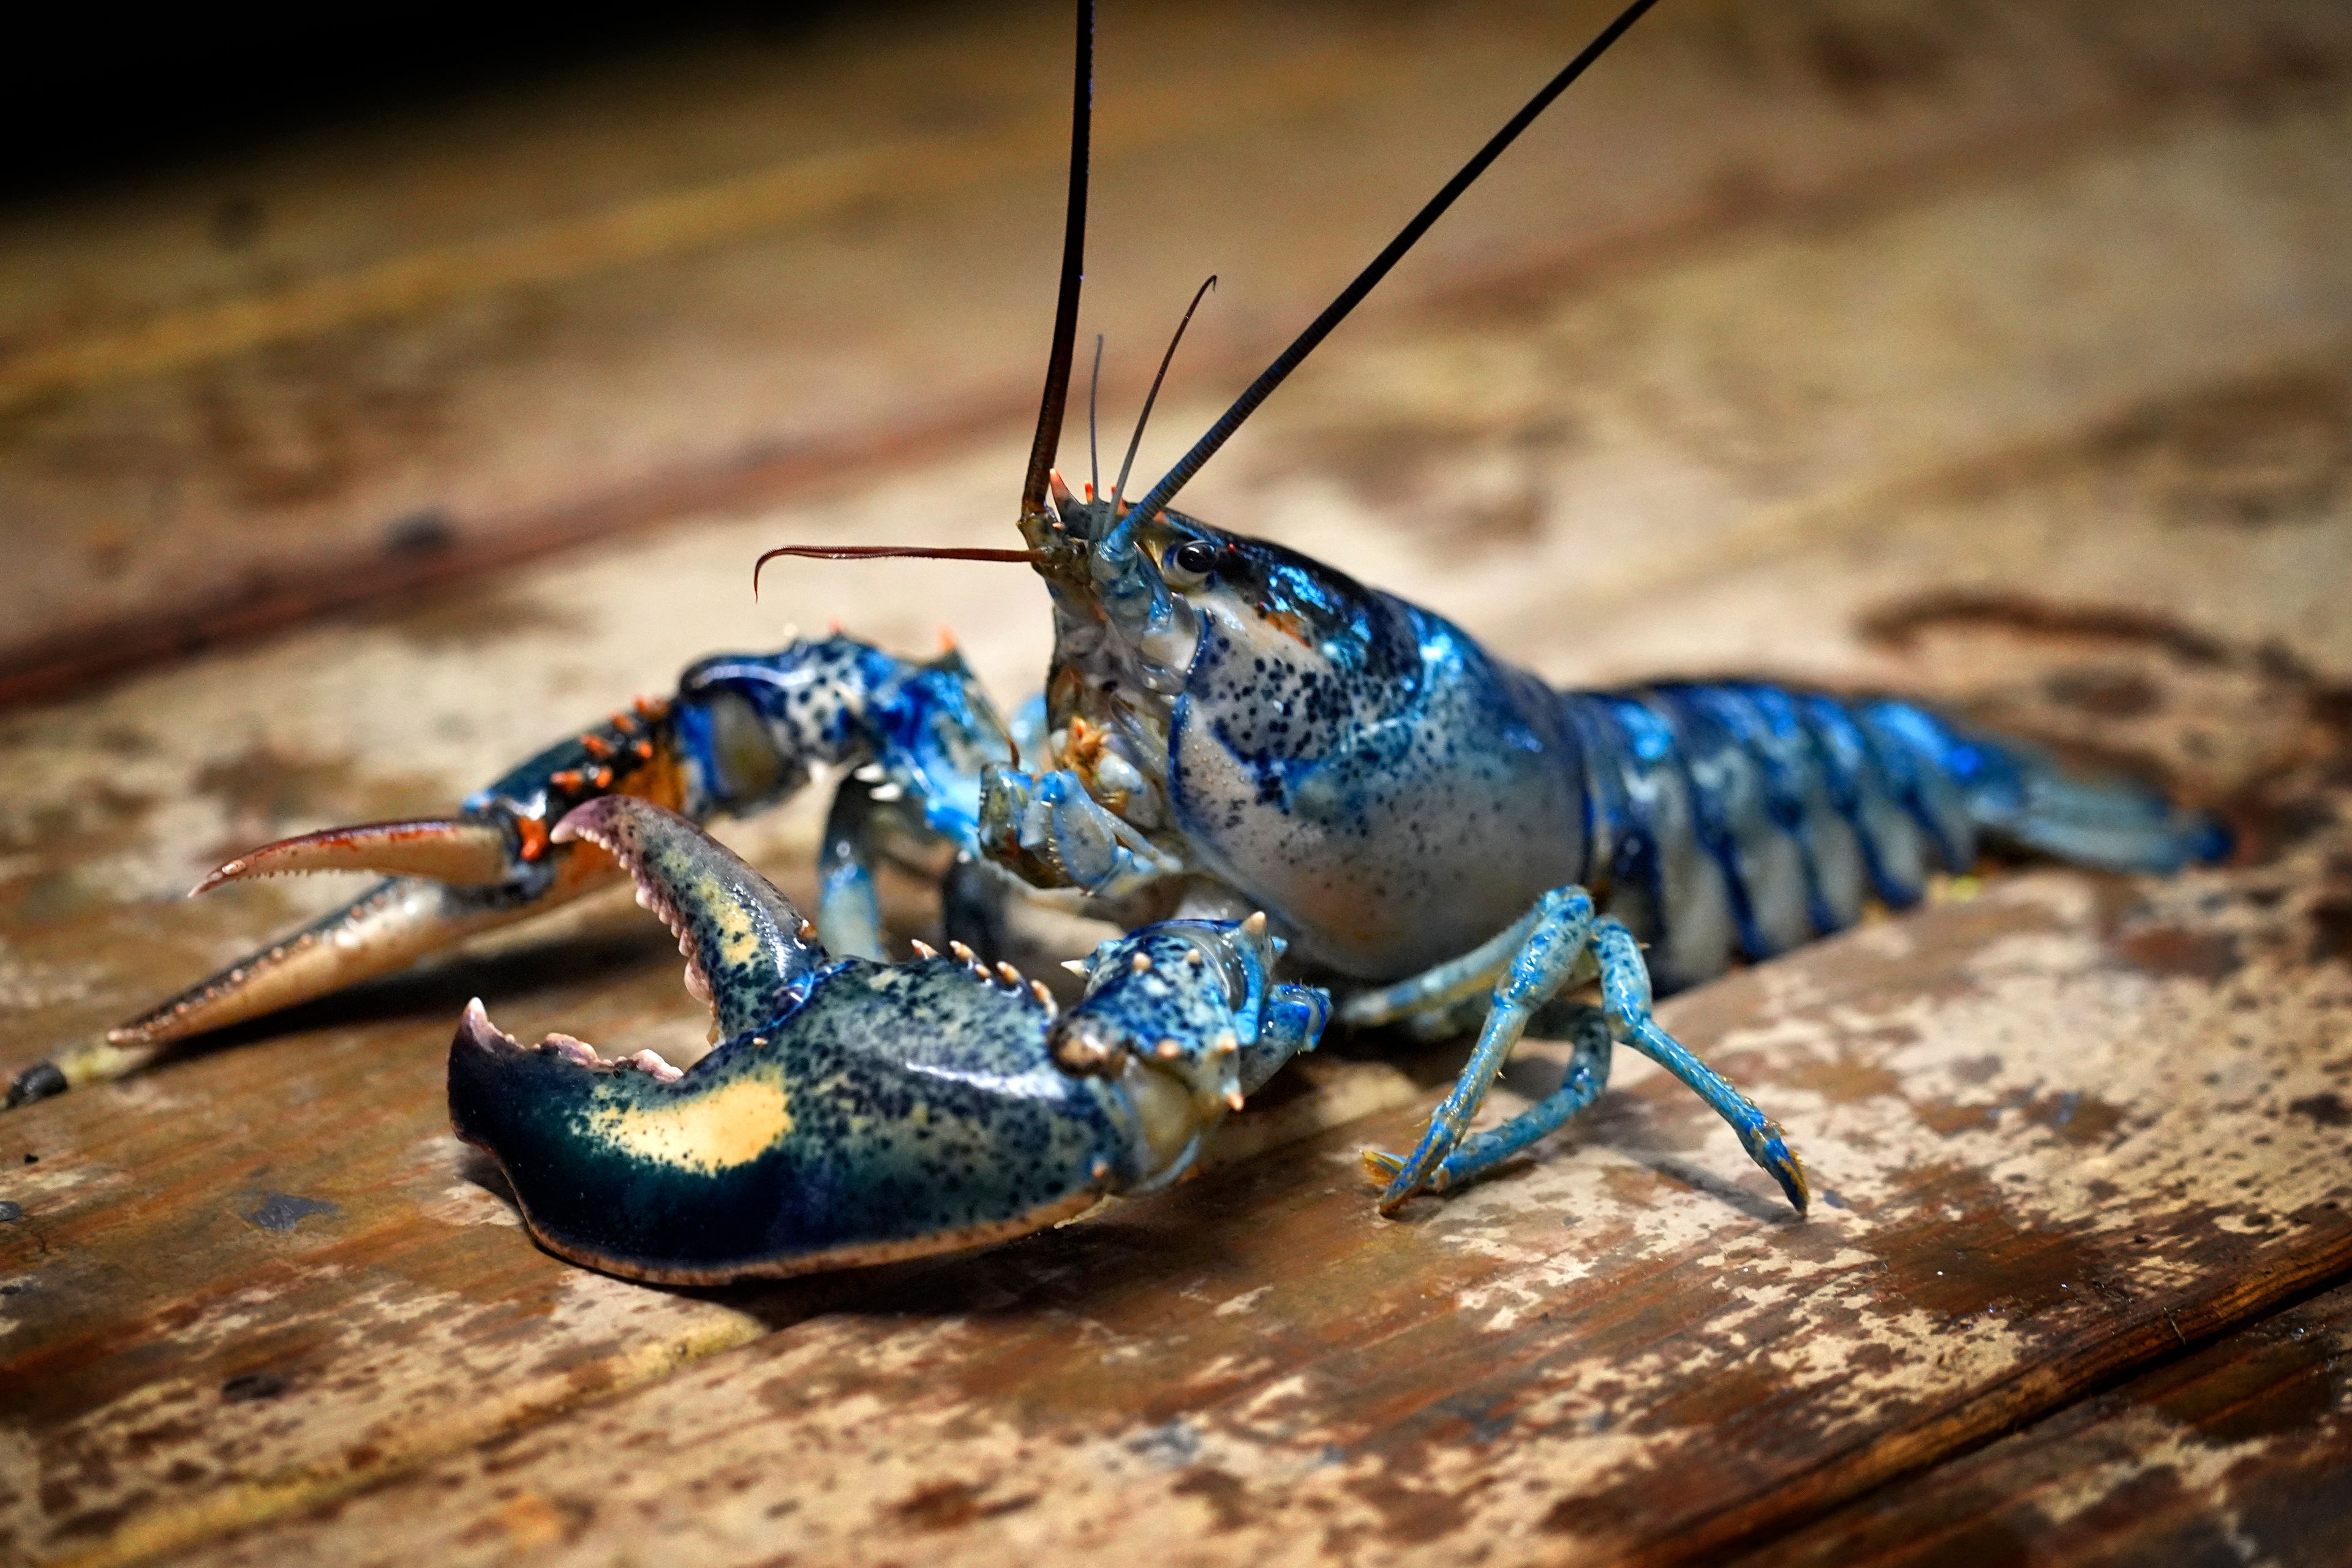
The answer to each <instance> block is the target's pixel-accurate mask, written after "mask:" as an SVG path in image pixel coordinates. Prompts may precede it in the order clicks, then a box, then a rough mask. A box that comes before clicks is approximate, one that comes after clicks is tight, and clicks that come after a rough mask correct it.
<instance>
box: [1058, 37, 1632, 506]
mask: <svg viewBox="0 0 2352 1568" xmlns="http://www.w3.org/2000/svg"><path fill="white" fill-rule="evenodd" d="M1655 4H1657V0H1633V4H1632V5H1628V6H1626V7H1625V9H1624V10H1622V11H1621V12H1619V13H1618V15H1617V19H1616V20H1615V21H1613V22H1611V23H1610V24H1609V25H1608V26H1606V27H1603V28H1602V29H1601V32H1600V34H1599V36H1598V37H1595V38H1594V39H1593V40H1592V42H1591V43H1589V44H1587V45H1586V46H1585V47H1583V49H1582V50H1581V51H1580V52H1579V53H1578V55H1577V57H1576V58H1574V59H1572V60H1570V61H1569V62H1568V64H1567V66H1566V67H1565V68H1562V69H1561V71H1560V73H1559V75H1558V76H1555V77H1553V78H1552V79H1551V80H1549V81H1548V82H1546V83H1545V84H1544V85H1543V87H1542V89H1540V90H1539V91H1538V92H1537V94H1536V95H1535V96H1534V97H1533V98H1531V99H1529V100H1528V101H1527V103H1526V105H1525V106H1524V107H1522V108H1521V109H1520V110H1519V111H1518V112H1517V114H1514V115H1513V116H1511V118H1510V121H1509V122H1508V123H1507V124H1506V125H1505V126H1504V127H1503V128H1502V129H1501V130H1500V131H1497V132H1495V134H1494V136H1493V137H1491V138H1490V139H1489V140H1488V141H1487V142H1486V145H1485V146H1484V147H1481V148H1479V149H1478V151H1477V153H1475V154H1474V155H1473V156H1472V157H1471V159H1470V161H1469V162H1468V163H1465V164H1463V165H1462V167H1461V168H1460V169H1459V170H1457V171H1456V172H1455V173H1454V177H1453V178H1452V179H1450V180H1448V181H1446V182H1445V184H1444V188H1443V189H1441V190H1440V191H1439V192H1438V193H1437V195H1434V196H1432V197H1431V198H1430V199H1429V203H1428V205H1425V206H1423V208H1422V209H1421V210H1420V211H1419V212H1417V213H1415V214H1414V215H1413V216H1412V222H1410V223H1408V224H1406V225H1405V226H1404V227H1403V228H1402V229H1400V230H1398V231H1397V237H1395V238H1394V239H1391V240H1390V241H1389V243H1388V245H1387V246H1386V247H1384V248H1383V249H1382V250H1381V253H1380V254H1379V255H1378V256H1376V257H1374V258H1372V260H1371V264H1370V266H1368V267H1366V268H1364V269H1363V270H1362V271H1361V272H1359V273H1358V274H1356V277H1355V280H1354V281H1353V282H1351V283H1349V285H1348V286H1347V287H1346V288H1345V289H1340V290H1339V297H1338V298H1337V299H1335V300H1332V301H1331V302H1330V304H1328V305H1327V306H1325V307H1324V308H1323V313H1322V314H1321V315H1319V316H1318V317H1316V318H1315V320H1314V321H1312V322H1310V323H1308V325H1307V330H1306V331H1303V332H1301V333H1299V334H1298V336H1297V338H1296V339H1295V340H1294V341H1293V342H1291V345H1290V346H1289V347H1288V348H1286V349H1285V350H1283V351H1282V352H1281V353H1279V354H1276V356H1275V359H1274V363H1272V364H1269V365H1267V366H1266V367H1265V370H1264V371H1263V372H1261V373H1260V374H1259V375H1258V378H1257V379H1256V380H1255V381H1254V382H1252V383H1250V384H1249V385H1248V387H1247V388H1245V389H1244V391H1243V393H1242V395H1240V396H1239V397H1237V398H1235V399H1234V405H1233V406H1232V407H1231V408H1228V409H1226V410H1225V411H1224V413H1223V414H1222V415H1220V416H1218V417H1217V422H1216V423H1215V424H1214V425H1212V426H1209V429H1208V433H1207V434H1206V435H1204V436H1202V437H1201V438H1200V439H1199V440H1198V441H1196V442H1194V443H1193V444H1192V450H1191V451H1189V452H1187V453H1185V454H1184V455H1183V457H1181V458H1178V459H1177V462H1176V466H1175V467H1174V468H1171V469H1169V470H1168V472H1167V473H1166V474H1165V475H1164V476H1162V477H1161V479H1160V482H1159V483H1158V484H1156V485H1154V486H1152V487H1151V489H1150V492H1149V493H1147V494H1146V495H1145V496H1144V498H1143V499H1142V500H1139V501H1138V502H1136V503H1135V506H1134V508H1133V509H1132V510H1129V512H1128V513H1127V514H1126V515H1125V516H1124V517H1122V518H1120V519H1119V520H1118V522H1117V523H1116V524H1115V525H1114V526H1113V527H1112V529H1111V531H1110V532H1109V533H1108V534H1106V535H1104V537H1103V542H1102V545H1101V548H1102V549H1103V550H1105V551H1106V552H1120V551H1123V550H1124V549H1126V548H1128V547H1129V545H1130V543H1131V542H1132V540H1133V537H1134V527H1135V524H1137V523H1139V522H1140V521H1143V520H1144V519H1146V518H1149V517H1150V516H1152V515H1154V514H1155V513H1157V512H1158V511H1159V510H1160V509H1161V508H1163V507H1165V506H1166V505H1167V504H1168V503H1169V501H1171V500H1173V499H1174V498H1175V495H1176V492H1177V491H1178V490H1180V489H1183V488H1184V485H1185V483H1186V482H1187V481H1188V480H1190V479H1192V476H1193V475H1194V474H1196V473H1198V472H1200V471H1201V467H1202V464H1204V463H1206V462H1207V461H1208V460H1209V459H1210V458H1213V457H1214V456H1216V454H1217V449H1218V448H1219V447H1223V445H1224V444H1225V443H1226V442H1227V441H1228V440H1230V439H1232V438H1233V434H1234V431H1236V430H1238V429H1240V428H1241V427H1242V423H1243V421H1244V420H1246V419H1247V418H1248V417H1249V416H1251V415H1252V414H1254V413H1255V412H1256V411H1257V406H1258V405H1259V404H1261V403H1264V402H1265V400H1266V399H1267V397H1269V396H1271V395H1273V393H1274V389H1275V388H1276V387H1277V386H1280V385H1281V384H1283V382H1284V381H1285V380H1286V378H1287V377H1288V376H1289V374H1290V373H1291V372H1292V371H1294V370H1297V368H1298V366H1299V365H1300V364H1301V363H1304V361H1305V360H1306V358H1307V355H1308V354H1310V353H1314V352H1315V349H1316V346H1317V345H1318V344H1319V343H1321V342H1322V341H1323V340H1324V339H1325V338H1327V337H1328V336H1330V335H1331V329H1332V328H1334V327H1336V326H1338V325H1339V323H1340V322H1341V321H1345V320H1346V319H1347V316H1348V312H1349V311H1350V310H1354V309H1355V308H1356V306H1357V305H1358V304H1360V302H1361V301H1362V300H1363V298H1364V296H1365V295H1367V294H1369V293H1370V292H1371V291H1372V289H1373V288H1374V287H1375V286H1376V285H1377V284H1378V283H1379V282H1380V280H1381V279H1383V278H1385V277H1387V276H1388V275H1389V271H1390V269H1391V268H1394V267H1395V266H1396V264H1397V263H1398V262H1399V261H1400V260H1402V258H1403V257H1404V253H1405V252H1406V251H1408V250H1411V249H1412V247H1413V245H1414V244H1415V242H1417V241H1418V240H1419V239H1420V238H1421V237H1422V236H1423V235H1424V234H1426V233H1428V232H1429V229H1430V226H1432V225H1433V224H1434V223H1436V222H1437V220H1438V219H1439V218H1441V217H1443V216H1445V209H1446V208H1448V207H1450V206H1452V205H1454V201H1455V200H1456V199H1457V198H1458V197H1459V196H1460V195H1462V193H1463V192H1464V191H1466V190H1468V189H1469V188H1470V186H1471V185H1472V184H1474V183H1475V181H1476V180H1477V178H1478V176H1479V175H1481V174H1485V173H1486V166H1487V165H1488V164H1489V163H1493V162H1494V161H1495V160H1496V158H1498V157H1500V156H1501V155H1502V153H1503V150H1504V149H1505V148H1507V147H1508V146H1509V145H1510V144H1511V143H1512V142H1515V141H1517V140H1518V136H1519V132H1523V131H1525V130H1526V129H1527V128H1528V126H1529V125H1531V124H1533V123H1534V122H1535V120H1536V117H1537V116H1538V115H1539V114H1541V113H1542V112H1543V111H1544V110H1547V109H1549V108H1550V107H1551V101H1552V100H1554V99H1556V98H1558V97H1559V95H1560V94H1561V93H1562V92H1564V91H1566V90H1567V89H1568V85H1569V84H1570V82H1572V81H1574V80H1575V79H1577V78H1578V77H1580V76H1582V75H1583V74H1584V73H1585V72H1586V71H1587V70H1588V69H1590V68H1591V65H1592V62H1593V61H1595V60H1597V59H1599V58H1601V56H1602V55H1604V54H1606V53H1607V52H1608V50H1609V47H1610V46H1611V45H1612V44H1614V43H1615V42H1616V41H1617V40H1618V39H1619V38H1620V37H1623V36H1624V34H1625V30H1626V29H1627V28H1629V27H1631V26H1633V24H1634V23H1635V22H1638V21H1640V20H1641V19H1642V13H1643V12H1644V11H1647V10H1648V9H1649V8H1650V7H1651V6H1652V5H1655Z"/></svg>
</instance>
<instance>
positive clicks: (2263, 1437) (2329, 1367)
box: [1749, 1289, 2352, 1568]
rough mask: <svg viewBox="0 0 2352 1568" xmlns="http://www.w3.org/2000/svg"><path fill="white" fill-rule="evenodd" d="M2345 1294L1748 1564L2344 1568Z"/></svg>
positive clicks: (2348, 1496)
mask: <svg viewBox="0 0 2352 1568" xmlns="http://www.w3.org/2000/svg"><path fill="white" fill-rule="evenodd" d="M2347 1511H2352V1290H2347V1289H2336V1290H2332V1291H2330V1292H2328V1293H2327V1294H2326V1295H2324V1296H2322V1297H2320V1298H2318V1299H2317V1300H2312V1301H2308V1302H2305V1303H2304V1304H2303V1305H2301V1306H2298V1307H2295V1308H2293V1309H2291V1310H2287V1311H2284V1312H2281V1313H2279V1314H2278V1315H2277V1316H2275V1317H2273V1318H2269V1319H2266V1320H2264V1321H2263V1322H2262V1323H2260V1324H2259V1325H2257V1326H2255V1327H2253V1328H2251V1329H2248V1330H2245V1331H2242V1332H2240V1333H2235V1334H2231V1335H2230V1336H2228V1337H2227V1338H2225V1339H2223V1340H2221V1342H2218V1343H2216V1344H2213V1345H2211V1346H2210V1347H2207V1348H2205V1349H2203V1350H2200V1352H2197V1353H2196V1354H2195V1355H2192V1356H2189V1357H2186V1358H2184V1359H2183V1360H2181V1361H2179V1362H2178V1363H2175V1364H2173V1365H2171V1366H2168V1367H2166V1368H2164V1369H2163V1370H2162V1371H2160V1372H2156V1373H2149V1374H2147V1376H2144V1377H2139V1378H2135V1379H2134V1380H2132V1381H2131V1382H2130V1383H2128V1384H2125V1385H2124V1386H2123V1387H2121V1388H2119V1389H2116V1390H2115V1391H2113V1392H2112V1393H2108V1394H2101V1395H2099V1396H2098V1397H2097V1398H2095V1399H2090V1400H2085V1401H2084V1402H2083V1403H2082V1404H2081V1405H2076V1406H2074V1408H2073V1409H2070V1410H2068V1411H2066V1412H2065V1413H2064V1414H2063V1415H2057V1416H2053V1417H2052V1418H2051V1419H2050V1420H2048V1421H2045V1422H2043V1423H2042V1424H2041V1425H2039V1426H2034V1427H2032V1428H2031V1429H2030V1430H2028V1431H2024V1432H2021V1433H2019V1434H2018V1435H2017V1436H2013V1437H2007V1438H2003V1439H2002V1440H2001V1441H2000V1442H1999V1443H1996V1444H1994V1445H1993V1446H1992V1447H1989V1448H1986V1449H1984V1450H1982V1451H1981V1452H1979V1453H1976V1454H1971V1455H1969V1456H1968V1457H1967V1458H1962V1459H1957V1460H1954V1461H1952V1462H1950V1463H1948V1464H1946V1465H1943V1466H1941V1467H1939V1468H1937V1469H1935V1470H1933V1471H1931V1472H1929V1473H1928V1474H1927V1475H1926V1476H1924V1477H1921V1478H1919V1479H1916V1480H1913V1481H1908V1482H1906V1483H1905V1484H1903V1485H1902V1486H1900V1487H1897V1488H1895V1489H1890V1490H1889V1491H1887V1492H1885V1493H1882V1494H1881V1495H1879V1496H1876V1497H1874V1498H1872V1499H1870V1500H1868V1501H1867V1502H1866V1503H1862V1504H1857V1505H1855V1506H1854V1507H1853V1508H1852V1509H1849V1510H1844V1511H1843V1512H1841V1513H1839V1514H1836V1515H1834V1516H1832V1518H1830V1519H1827V1520H1824V1521H1822V1522H1821V1523H1820V1524H1818V1525H1815V1526H1813V1527H1812V1528H1811V1529H1809V1530H1806V1531H1801V1532H1800V1533H1799V1534H1797V1535H1794V1536H1792V1537H1790V1538H1789V1539H1788V1540H1786V1541H1783V1542H1778V1543H1776V1544H1775V1545H1774V1546H1773V1547H1771V1548H1770V1549H1769V1550H1767V1551H1764V1552H1759V1553H1758V1554H1757V1555H1756V1556H1755V1557H1754V1558H1752V1559H1749V1561H1751V1562H1753V1563H1756V1564H1758V1568H1763V1565H1764V1564H1774V1565H1779V1564H1798V1563H1839V1564H1843V1565H1845V1568H1861V1565H1864V1564H1870V1565H1874V1568H1875V1565H1877V1564H1895V1563H1961V1562H1970V1563H1995V1562H1999V1563H2247V1562H2257V1563H2280V1564H2282V1565H2285V1568H2294V1565H2299V1564H2305V1563H2309V1564H2315V1565H2316V1564H2321V1563H2341V1562H2342V1561H2344V1557H2345V1554H2346V1552H2347V1550H2352V1546H2347V1524H2352V1520H2347Z"/></svg>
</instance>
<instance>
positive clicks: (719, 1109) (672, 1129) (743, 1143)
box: [588, 1078, 793, 1171]
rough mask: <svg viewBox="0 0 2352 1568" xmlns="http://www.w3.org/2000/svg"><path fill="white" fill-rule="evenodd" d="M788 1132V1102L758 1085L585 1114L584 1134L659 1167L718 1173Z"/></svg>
mask: <svg viewBox="0 0 2352 1568" xmlns="http://www.w3.org/2000/svg"><path fill="white" fill-rule="evenodd" d="M792 1130H793V1110H792V1102H791V1100H788V1099H786V1098H785V1095H784V1091H783V1090H782V1089H780V1088H779V1087H777V1086H776V1085H775V1084H772V1083H770V1082H768V1081H766V1080H765V1079H756V1078H746V1079H736V1080H735V1081H734V1082H733V1083H730V1084H729V1085H727V1086H726V1087H725V1088H724V1089H712V1090H711V1091H710V1092H709V1093H708V1094H698V1095H696V1096H694V1097H692V1098H691V1099H687V1100H679V1101H678V1103H677V1104H676V1105H664V1106H656V1107H646V1106H611V1107H607V1108H605V1109H604V1110H596V1111H593V1112H592V1113H590V1115H589V1118H588V1131H590V1132H592V1133H593V1134H594V1135H595V1136H597V1137H599V1138H602V1139H604V1141H605V1142H607V1143H611V1144H613V1145H614V1146H615V1147H617V1148H621V1149H625V1150H626V1151H628V1152H630V1153H632V1154H635V1155H637V1156H639V1157H640V1158H642V1159H646V1160H657V1161H659V1162H661V1163H663V1164H665V1165H677V1166H682V1167H685V1168H688V1169H691V1170H698V1171H722V1170H725V1169H727V1168H729V1167H730V1166H733V1165H744V1164H749V1163H751V1162H752V1161H753V1160H756V1159H758V1158H759V1157H760V1156H761V1155H762V1154H764V1153H766V1152H768V1151H769V1150H770V1149H772V1148H773V1147H774V1146H775V1145H776V1143H777V1142H779V1141H780V1140H782V1138H783V1137H784V1135H785V1134H786V1133H789V1132H790V1131H792Z"/></svg>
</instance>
